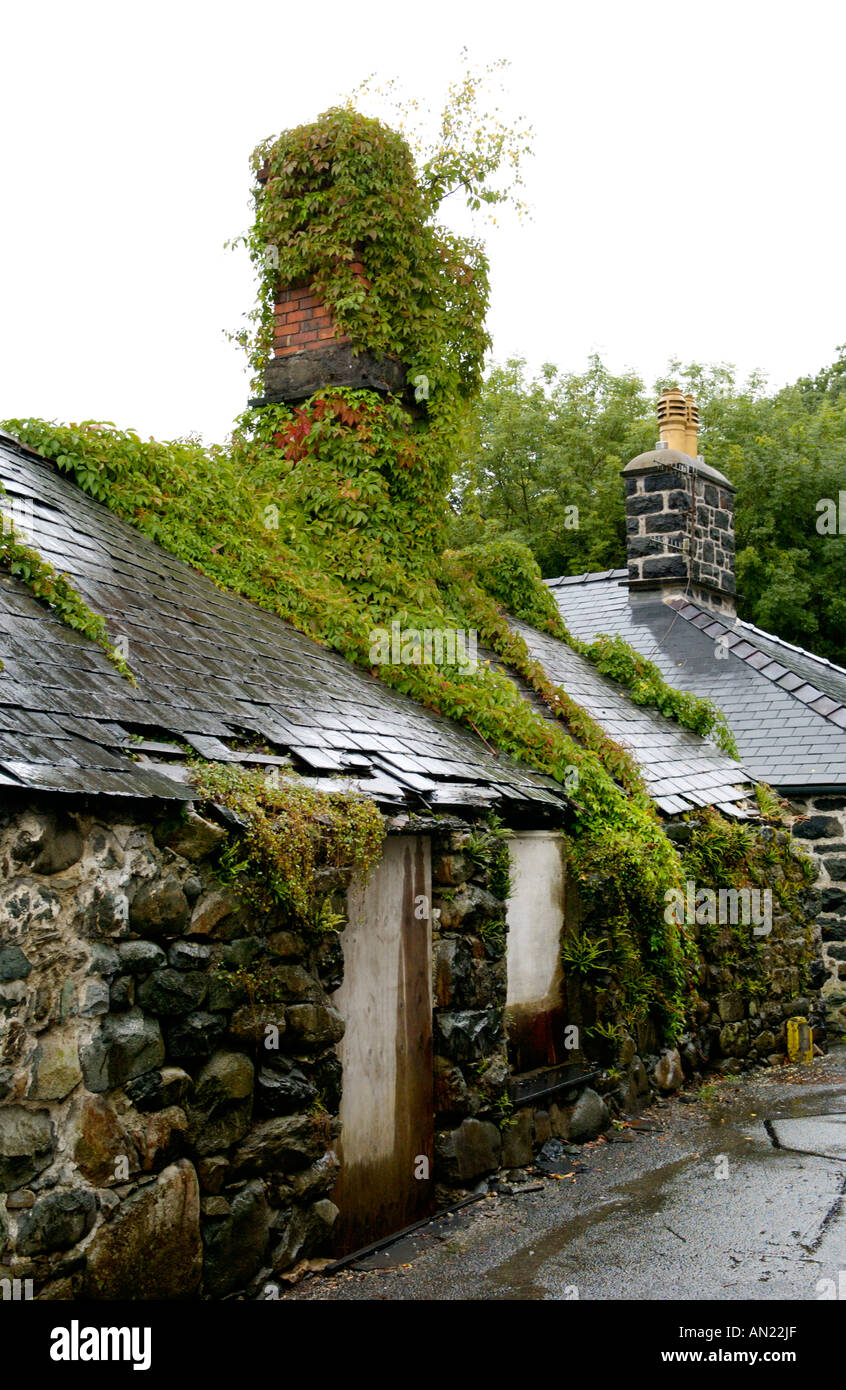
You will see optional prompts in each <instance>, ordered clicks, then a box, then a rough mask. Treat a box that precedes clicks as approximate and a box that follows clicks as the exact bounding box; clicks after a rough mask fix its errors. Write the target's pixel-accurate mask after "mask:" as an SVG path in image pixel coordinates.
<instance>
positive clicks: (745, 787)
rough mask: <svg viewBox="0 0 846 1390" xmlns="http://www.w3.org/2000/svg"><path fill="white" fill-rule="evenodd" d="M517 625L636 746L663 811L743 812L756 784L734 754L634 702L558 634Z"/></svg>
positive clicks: (555, 676)
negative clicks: (742, 805) (702, 808)
mask: <svg viewBox="0 0 846 1390" xmlns="http://www.w3.org/2000/svg"><path fill="white" fill-rule="evenodd" d="M511 626H512V628H513V629H514V630H515V631H517V632H519V633H520V635H521V637H522V638H523V639H524V641H525V642H526V645H527V646H528V648H529V650H530V652H531V654H532V656H534V657H535V658H536V659H537V660H538V661H540V662H541V663H542V665H543V667H544V669H545V671H546V673H547V675H548V676H549V677H550V679H551V680H553V681H555V682H556V684H558V685H561V686H563V687H564V689H565V690H566V691H567V693H568V695H571V696H572V698H573V699H574V700H576V701H577V703H578V704H580V705H581V706H582V708H583V709H586V710H587V711H588V713H590V714H592V715H593V717H594V719H596V720H597V722H598V723H600V724H601V725H602V727H603V729H604V730H605V732H606V733H607V734H608V735H609V736H610V737H611V738H613V739H615V740H616V742H617V743H621V744H623V745H624V746H625V747H626V748H628V749H629V750H630V752H631V753H632V754H633V755H634V757H635V758H636V759H637V761H638V763H639V764H640V766H641V768H642V770H643V775H644V780H645V782H646V785H647V788H648V790H649V793H650V795H651V796H652V797H653V799H654V801H655V802H656V804H657V805H658V806H659V808H660V809H661V810H662V811H664V812H666V813H667V814H668V815H678V814H680V813H681V812H683V811H689V810H692V809H693V808H695V807H696V806H709V805H710V806H714V805H716V806H719V808H720V809H721V810H724V811H726V812H727V813H728V814H730V815H737V814H740V811H739V805H738V803H740V802H742V801H743V800H744V799H745V798H746V797H748V796H749V795H750V793H751V787H750V784H749V778H748V776H747V774H746V772H745V770H744V769H743V767H742V766H741V765H740V764H739V763H737V762H736V761H735V759H734V758H731V757H729V756H728V755H727V754H726V753H723V752H722V751H721V749H719V748H716V747H715V746H714V744H712V743H709V742H707V741H706V740H705V739H702V738H699V737H698V736H697V735H696V734H693V733H691V732H690V730H689V729H684V728H682V727H681V726H680V725H678V724H676V723H674V722H672V721H671V720H669V719H664V718H663V717H662V716H661V715H660V714H658V713H656V712H655V711H653V710H650V709H645V708H641V707H639V706H638V705H635V704H633V703H632V701H631V700H630V699H629V698H628V697H627V695H626V694H625V692H624V691H622V690H621V688H620V687H619V686H617V685H615V684H612V682H611V681H609V680H606V679H605V678H604V677H603V676H600V675H599V673H598V672H597V671H596V669H595V668H594V667H593V666H591V665H590V663H589V662H587V661H585V660H584V659H583V658H582V657H580V656H579V655H578V654H577V653H576V652H574V651H573V650H572V649H571V648H570V647H568V646H567V645H566V644H565V643H564V642H560V641H559V640H558V639H557V638H556V637H550V636H548V635H547V634H546V633H542V632H537V631H536V630H535V629H534V628H531V627H529V626H528V625H527V624H525V623H518V622H514V621H512V623H511Z"/></svg>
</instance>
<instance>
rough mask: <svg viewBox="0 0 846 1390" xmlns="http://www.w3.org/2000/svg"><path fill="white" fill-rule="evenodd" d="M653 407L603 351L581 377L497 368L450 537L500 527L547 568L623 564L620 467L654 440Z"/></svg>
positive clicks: (459, 483) (469, 537)
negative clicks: (610, 364) (614, 370)
mask: <svg viewBox="0 0 846 1390" xmlns="http://www.w3.org/2000/svg"><path fill="white" fill-rule="evenodd" d="M654 437H655V423H654V408H653V406H652V403H651V401H650V400H649V398H648V397H647V396H646V394H645V391H644V386H643V382H642V381H640V379H639V378H638V377H637V376H635V375H633V374H626V375H624V376H612V374H611V373H610V372H609V371H608V370H607V368H606V367H605V366H604V365H603V363H602V362H601V360H600V359H599V358H598V357H592V358H591V359H590V362H589V365H588V369H587V371H586V372H583V373H581V374H576V373H572V372H570V373H560V372H558V371H557V369H556V368H555V367H553V366H551V365H550V364H546V365H545V366H544V367H543V368H542V369H541V372H540V374H539V375H538V376H536V377H534V378H532V379H529V378H528V377H527V372H526V363H525V361H524V359H522V358H519V357H515V358H510V359H509V360H508V361H507V362H506V363H505V365H504V366H497V367H494V368H493V369H492V371H491V372H490V374H489V376H488V378H487V380H486V382H485V385H484V387H483V390H482V395H481V398H480V400H479V404H478V407H477V409H476V412H475V417H474V425H473V429H472V432H471V436H470V440H469V443H468V448H467V452H466V456H465V461H464V463H463V464H462V465H461V467H460V468H459V470H458V472H457V474H456V477H455V483H454V487H453V492H452V495H451V498H450V501H451V505H452V509H453V520H452V531H451V539H452V541H453V543H454V544H456V545H462V544H468V543H470V542H472V541H476V540H478V539H480V537H481V538H487V539H489V538H490V537H491V535H492V534H495V533H499V534H502V535H505V536H508V537H509V538H510V539H515V540H522V541H525V542H526V543H527V544H528V545H529V546H530V547H531V549H532V551H533V552H534V555H535V557H536V559H537V561H538V563H539V564H540V567H541V570H542V572H543V573H544V574H545V575H547V576H549V575H554V574H578V573H579V572H580V571H582V570H590V569H607V568H610V567H611V566H612V565H620V564H624V563H625V553H626V546H625V534H626V531H625V513H624V509H623V488H622V484H621V482H620V470H621V469H622V468H623V466H624V465H625V464H626V463H627V462H628V460H629V459H630V458H632V457H633V456H634V455H635V454H638V453H641V452H642V451H643V450H644V449H648V448H650V447H651V446H652V444H653V443H654Z"/></svg>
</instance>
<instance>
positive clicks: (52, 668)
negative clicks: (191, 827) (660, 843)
mask: <svg viewBox="0 0 846 1390" xmlns="http://www.w3.org/2000/svg"><path fill="white" fill-rule="evenodd" d="M0 480H2V483H3V485H4V487H5V489H6V491H7V493H8V494H9V496H10V497H11V498H12V499H15V498H18V499H29V503H30V504H31V507H32V519H31V524H29V525H24V526H23V527H21V529H22V531H24V533H25V534H26V535H29V537H30V538H31V541H32V544H33V545H34V546H35V548H36V549H37V550H38V552H39V553H40V554H41V555H42V556H43V557H44V558H45V559H47V560H49V561H50V563H51V564H53V565H54V566H55V567H56V568H57V569H58V570H61V571H62V572H64V573H66V574H68V575H69V576H70V578H71V580H72V581H73V583H74V585H75V586H76V588H77V589H78V590H79V592H80V593H81V594H82V596H83V598H84V599H85V600H86V602H87V603H88V604H89V605H90V606H91V607H92V608H93V609H94V610H95V611H96V612H99V613H102V614H103V615H104V617H105V619H106V622H107V625H108V629H109V633H110V636H111V639H112V641H113V642H115V641H116V640H117V639H118V638H119V637H124V638H126V639H127V641H128V644H129V649H128V655H129V663H130V666H131V668H132V670H133V673H134V675H135V677H136V680H137V682H138V685H137V689H136V688H135V687H133V686H132V685H131V684H130V683H129V682H128V681H127V680H126V679H125V678H124V677H123V676H121V675H120V673H119V672H118V671H117V669H116V668H115V666H114V665H113V664H112V663H111V662H110V661H109V659H108V658H107V656H106V654H105V653H104V652H103V651H101V650H100V648H99V647H98V646H96V644H94V643H93V642H91V641H90V640H89V639H88V638H85V637H83V636H81V635H80V634H79V633H77V632H75V631H73V630H72V629H70V628H68V627H67V626H66V625H65V624H64V623H61V622H59V621H58V620H57V619H56V618H54V617H53V616H51V614H50V611H49V610H48V609H47V608H45V607H44V605H42V604H40V603H38V602H37V601H36V600H35V599H34V598H33V597H32V595H31V594H30V592H29V590H28V589H27V588H26V586H25V585H24V584H23V583H22V582H21V581H19V580H17V579H14V578H12V577H10V576H9V575H8V574H6V575H2V576H0V659H1V660H2V662H3V669H2V671H0V788H2V787H4V786H5V787H8V788H31V789H42V790H50V791H57V792H66V793H93V794H103V795H117V796H136V797H156V798H158V797H162V798H177V799H182V800H187V799H190V798H191V797H192V795H193V794H194V793H193V792H192V790H191V788H190V787H189V786H187V785H186V782H185V776H186V772H185V767H184V764H183V763H182V761H181V756H180V753H179V750H177V749H174V747H173V746H172V743H170V742H169V741H172V740H179V741H181V742H182V743H185V744H187V745H188V746H189V747H191V748H193V749H195V750H196V751H197V752H198V753H199V754H200V755H201V756H203V757H206V758H209V759H212V760H218V761H239V762H247V763H250V762H254V763H261V764H268V763H273V761H274V756H275V757H276V758H277V761H278V762H279V763H283V764H284V763H285V762H286V760H287V758H288V756H289V755H290V756H291V757H292V758H293V765H294V767H295V768H296V769H297V770H298V771H300V772H304V773H306V774H309V775H318V776H326V775H331V774H340V775H342V776H344V777H345V778H347V779H348V784H349V785H360V786H361V787H362V788H366V790H367V791H368V792H369V794H370V795H372V796H374V797H375V799H377V800H380V801H382V802H387V803H388V804H390V803H396V802H399V803H407V804H408V803H410V804H412V805H413V804H415V803H416V804H420V803H422V804H424V805H428V806H433V807H437V808H439V809H446V808H449V807H457V808H460V807H466V806H468V805H485V804H498V805H499V806H500V807H503V806H511V807H520V808H522V812H521V813H522V814H524V815H528V814H530V815H532V816H533V817H535V818H536V819H541V820H542V819H543V818H544V817H545V816H546V815H547V814H549V813H553V814H554V815H556V816H557V818H558V820H559V821H560V813H561V810H562V809H563V807H564V806H565V805H566V802H567V798H566V797H565V795H564V793H563V791H562V788H561V787H560V786H558V785H557V784H556V783H555V782H554V781H553V780H552V779H550V778H547V777H544V776H542V775H540V774H537V773H534V772H533V771H532V770H531V769H529V768H527V767H524V766H522V765H521V764H520V763H518V762H516V761H515V760H513V759H511V758H509V757H508V756H506V755H505V754H502V755H497V754H495V753H494V752H492V751H490V750H489V749H488V747H487V746H486V745H485V743H484V742H483V741H482V740H480V739H478V738H477V737H476V736H475V735H474V734H472V733H470V732H468V731H465V730H464V729H462V728H461V727H460V726H459V725H457V724H454V723H453V722H452V721H450V720H448V719H445V718H443V717H441V716H440V715H438V714H435V713H433V712H431V711H428V710H426V709H423V708H422V706H420V705H418V704H416V703H415V702H414V701H413V700H411V699H409V698H407V697H406V696H403V695H401V694H399V693H398V692H394V691H392V690H390V689H389V688H388V687H387V686H385V685H383V684H381V683H380V682H379V681H378V680H376V679H375V678H373V677H371V676H369V675H368V674H367V673H366V672H364V671H362V670H359V669H358V668H356V667H355V666H353V665H351V664H350V663H349V662H347V661H345V660H344V659H343V658H342V657H340V656H338V655H337V654H335V653H334V652H332V651H330V650H328V649H327V648H325V647H322V646H320V645H319V643H317V642H314V641H312V640H311V639H310V638H308V637H305V636H303V635H302V634H301V633H299V632H297V631H296V630H295V629H294V628H292V627H290V626H289V625H288V624H287V623H285V622H283V621H282V619H281V618H278V617H276V616H274V615H272V614H270V613H266V612H264V611H263V610H261V609H259V608H257V607H256V606H255V605H253V604H251V603H248V602H247V601H246V600H245V599H242V598H240V597H238V596H237V595H234V594H231V593H229V592H226V591H224V590H222V589H220V588H218V587H217V586H216V585H215V584H214V583H213V582H212V581H211V580H210V579H208V578H206V577H205V576H204V575H202V574H200V573H199V572H198V571H196V570H194V569H192V568H191V567H190V566H189V565H187V564H185V563H183V562H182V561H180V560H178V559H176V558H175V557H174V556H172V555H170V554H169V553H168V552H167V551H165V550H163V549H162V548H161V547H160V546H158V545H156V544H155V543H154V542H153V541H151V540H149V539H147V538H146V537H145V536H143V535H141V534H140V533H139V532H138V531H136V530H135V529H134V528H133V527H131V526H129V525H128V524H127V523H125V522H124V521H122V520H121V519H120V518H119V517H117V516H115V515H114V514H113V513H112V512H110V511H109V510H108V508H107V507H105V506H103V505H102V504H100V503H98V502H96V501H94V500H93V499H92V498H90V497H88V496H87V495H86V494H85V493H83V492H82V491H81V490H80V489H79V488H78V487H77V486H76V485H75V484H74V483H73V482H71V481H70V480H69V479H67V478H66V477H63V476H62V475H61V474H60V473H59V472H58V470H57V469H56V468H55V467H54V465H53V464H52V463H50V462H48V461H46V460H44V459H41V458H40V457H39V456H38V455H37V454H34V453H33V452H32V451H31V450H29V449H26V448H25V447H23V446H22V445H20V444H17V443H16V442H15V441H13V440H10V439H9V438H8V436H5V435H3V436H0ZM2 504H3V499H2V498H0V508H2ZM7 505H8V504H7ZM258 741H263V742H267V743H268V744H270V745H271V747H272V749H273V750H274V752H273V753H271V754H270V755H269V756H268V755H267V754H266V753H260V752H256V751H255V744H256V743H257V742H258ZM250 742H252V745H253V747H252V748H251V747H250V746H249V745H250ZM231 743H238V744H239V745H240V746H238V747H235V748H233V747H231V746H230V744H231Z"/></svg>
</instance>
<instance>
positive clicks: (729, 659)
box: [547, 569, 846, 792]
mask: <svg viewBox="0 0 846 1390" xmlns="http://www.w3.org/2000/svg"><path fill="white" fill-rule="evenodd" d="M626 579H627V572H626V570H624V569H619V570H606V571H603V572H601V573H597V574H583V575H574V576H568V577H565V578H562V579H552V580H548V581H547V583H548V584H549V587H550V589H551V590H552V593H553V594H554V596H555V599H556V601H557V603H558V607H559V610H560V612H561V615H562V617H563V619H564V621H565V622H566V623H567V626H568V627H569V628H570V631H571V632H572V633H573V634H574V636H578V637H583V638H586V639H591V638H593V637H595V636H596V635H597V634H598V633H600V632H608V633H619V634H620V636H621V637H624V638H625V639H626V641H628V642H630V643H631V644H632V646H634V647H636V648H637V650H638V651H639V652H641V653H642V654H643V655H644V656H646V657H649V659H650V660H651V661H653V662H654V663H655V665H656V666H658V667H659V669H660V670H661V672H662V674H663V675H664V678H665V679H666V680H667V681H668V682H669V684H671V685H673V686H676V687H677V688H679V689H683V690H691V691H693V692H694V693H695V694H697V695H702V696H707V697H708V698H709V699H711V700H713V701H714V703H715V704H716V705H718V706H719V708H720V709H721V710H722V711H723V713H724V714H725V716H726V718H727V720H728V722H729V725H730V726H731V729H732V731H733V733H734V735H735V738H736V740H737V744H738V748H739V749H740V753H741V756H742V758H743V762H744V765H745V767H747V768H748V769H749V771H750V772H751V773H752V774H753V775H754V776H755V777H758V778H761V779H762V780H764V781H767V782H771V783H772V784H773V785H774V786H776V787H779V788H781V789H783V790H784V791H786V792H790V791H798V790H800V789H803V788H809V789H810V788H814V789H820V788H825V787H838V786H839V787H842V786H843V785H844V784H846V671H844V670H842V669H841V668H840V667H839V666H835V665H833V664H832V663H831V662H829V661H826V660H824V659H823V658H820V657H815V656H814V655H813V654H812V653H811V652H806V651H804V650H803V649H802V648H801V647H794V646H791V645H790V644H789V643H786V642H782V641H781V640H780V639H779V638H778V637H774V636H773V635H772V634H771V633H765V632H762V631H760V629H758V628H756V627H754V626H753V625H752V624H751V623H745V622H742V621H740V620H739V619H738V620H737V621H735V622H734V623H732V624H730V625H729V624H728V623H726V622H724V621H722V620H721V619H719V618H717V617H715V615H714V614H713V613H708V612H707V611H706V610H704V609H703V608H701V607H700V606H699V605H697V604H695V603H690V602H688V601H687V600H686V599H685V598H684V597H683V596H679V597H676V598H674V599H672V600H670V601H663V600H662V599H661V598H660V597H657V596H656V595H654V594H650V593H649V592H646V593H644V594H632V595H630V594H629V590H628V587H627V584H626Z"/></svg>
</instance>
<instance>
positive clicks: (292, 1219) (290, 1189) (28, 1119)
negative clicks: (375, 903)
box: [0, 805, 343, 1298]
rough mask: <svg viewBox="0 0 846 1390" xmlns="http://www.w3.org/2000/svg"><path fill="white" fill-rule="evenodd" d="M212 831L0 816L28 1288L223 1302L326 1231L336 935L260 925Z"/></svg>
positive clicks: (336, 1088) (0, 1091)
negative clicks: (220, 860)
mask: <svg viewBox="0 0 846 1390" xmlns="http://www.w3.org/2000/svg"><path fill="white" fill-rule="evenodd" d="M225 836H226V832H225V831H224V830H223V829H222V828H221V827H220V826H218V825H216V824H213V823H211V822H210V821H208V820H204V819H201V818H200V817H198V816H196V815H195V814H193V813H191V814H190V815H189V818H188V820H187V822H183V823H179V822H174V821H172V820H170V821H168V820H164V819H160V820H158V821H149V820H142V819H138V818H136V817H135V816H134V815H133V814H132V813H131V812H129V811H125V810H124V811H122V812H120V813H119V814H118V815H114V813H112V814H110V815H109V816H108V818H107V817H106V816H105V815H104V816H103V817H102V818H101V817H100V816H97V815H78V814H74V815H70V814H65V813H64V812H61V811H51V810H49V809H44V808H43V807H39V806H38V805H30V806H28V807H26V808H25V809H22V810H16V811H11V810H7V811H6V812H5V813H4V814H3V816H2V829H0V1019H1V1020H2V1032H1V1033H0V1277H9V1278H24V1279H25V1278H31V1279H32V1280H33V1284H34V1288H35V1295H36V1297H39V1296H40V1297H45V1298H71V1297H84V1298H120V1297H130V1296H131V1297H154V1298H186V1297H191V1296H193V1295H197V1294H199V1293H201V1292H202V1293H204V1294H206V1295H209V1296H212V1297H221V1296H223V1295H225V1294H227V1293H230V1292H231V1291H233V1290H236V1289H243V1288H246V1287H248V1286H249V1285H250V1284H251V1281H254V1280H255V1279H256V1278H257V1277H258V1278H259V1280H261V1279H263V1278H268V1277H272V1275H273V1274H274V1273H279V1272H282V1271H284V1270H286V1269H289V1268H290V1267H291V1266H292V1265H293V1264H294V1263H295V1262H296V1261H297V1260H298V1259H300V1258H301V1257H302V1256H303V1255H306V1254H308V1252H309V1251H311V1250H312V1249H316V1248H319V1247H320V1245H321V1243H322V1242H325V1239H326V1237H327V1235H328V1233H329V1232H330V1231H331V1228H332V1224H333V1221H334V1219H335V1216H336V1214H337V1212H336V1208H335V1207H334V1206H333V1204H332V1203H331V1202H330V1201H329V1200H328V1193H329V1192H330V1190H331V1188H332V1186H333V1183H334V1180H335V1176H336V1170H337V1160H336V1159H335V1156H334V1153H333V1152H332V1141H333V1139H334V1138H335V1136H336V1134H337V1129H338V1124H337V1113H338V1103H339V1095H340V1065H339V1063H338V1059H337V1056H336V1052H335V1043H336V1042H337V1040H338V1038H339V1037H340V1035H341V1033H342V1031H343V1025H342V1023H341V1020H340V1018H339V1015H338V1013H337V1011H336V1010H335V1009H334V1007H333V1005H332V1003H331V1002H330V998H329V995H330V994H331V992H332V991H333V990H334V989H335V988H336V987H337V985H338V984H339V983H340V979H341V974H342V959H341V953H340V945H339V942H340V938H339V935H338V933H337V932H336V931H333V932H330V933H327V934H322V935H321V936H320V937H319V938H317V939H312V940H308V939H306V938H305V937H304V936H302V935H298V934H297V933H296V932H293V931H290V930H287V929H285V927H284V925H282V924H281V923H280V921H279V920H274V919H272V918H268V917H266V916H264V917H263V918H262V920H261V921H259V920H258V919H257V917H256V915H255V914H253V913H252V912H251V910H250V909H248V908H246V907H245V906H244V905H243V904H241V903H239V901H238V900H237V899H236V897H234V896H233V895H232V893H231V892H230V891H229V890H228V889H226V888H224V887H222V886H221V884H220V883H219V882H218V881H217V879H216V876H215V873H214V870H213V868H212V867H211V861H212V857H213V856H214V853H215V851H216V850H217V848H218V847H219V845H220V844H221V842H222V841H223V840H224V839H225ZM260 962H263V965H262V966H261V968H260V969H259V963H260Z"/></svg>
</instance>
